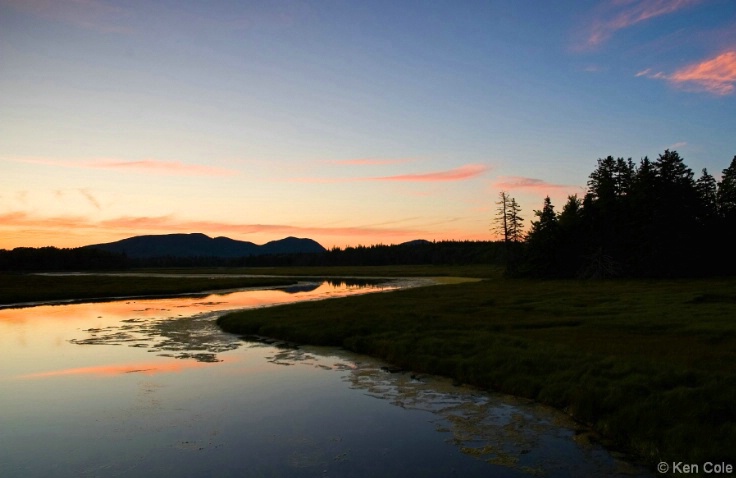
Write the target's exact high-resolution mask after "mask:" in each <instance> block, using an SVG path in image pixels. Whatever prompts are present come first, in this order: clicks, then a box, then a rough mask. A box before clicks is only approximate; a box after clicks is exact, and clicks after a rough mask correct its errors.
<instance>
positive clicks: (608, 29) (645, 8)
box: [585, 0, 702, 48]
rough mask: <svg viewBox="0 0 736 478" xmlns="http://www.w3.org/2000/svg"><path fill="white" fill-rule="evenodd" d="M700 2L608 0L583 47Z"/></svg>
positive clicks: (692, 0)
mask: <svg viewBox="0 0 736 478" xmlns="http://www.w3.org/2000/svg"><path fill="white" fill-rule="evenodd" d="M701 1H702V0H609V1H608V2H607V3H604V4H603V6H602V7H601V9H599V12H598V13H597V15H596V16H597V18H596V19H594V20H593V21H592V22H591V25H590V27H589V28H588V34H587V38H586V41H585V47H587V48H595V47H597V46H599V45H600V44H602V43H603V42H605V41H606V40H608V39H609V38H610V37H611V36H613V34H614V33H616V32H617V31H618V30H622V29H624V28H628V27H630V26H632V25H636V24H637V23H640V22H643V21H646V20H650V19H652V18H655V17H659V16H662V15H667V14H670V13H674V12H676V11H678V10H682V9H683V8H686V7H689V6H691V5H695V4H697V3H700V2H701Z"/></svg>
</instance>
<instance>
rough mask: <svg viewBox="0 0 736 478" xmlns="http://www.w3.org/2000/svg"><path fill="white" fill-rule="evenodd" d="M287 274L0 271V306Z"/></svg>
mask: <svg viewBox="0 0 736 478" xmlns="http://www.w3.org/2000/svg"><path fill="white" fill-rule="evenodd" d="M296 282H297V280H296V279H293V278H288V277H221V276H218V277H210V276H208V275H206V274H202V275H200V276H190V277H173V276H169V277H166V276H115V275H106V274H89V275H87V274H84V275H40V274H9V273H3V274H0V307H2V306H7V305H9V304H18V303H29V302H46V301H67V300H86V299H104V298H111V297H133V296H163V295H176V294H187V293H198V292H204V291H212V290H225V289H238V288H245V287H276V286H287V285H291V284H295V283H296Z"/></svg>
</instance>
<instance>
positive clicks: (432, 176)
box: [369, 164, 488, 182]
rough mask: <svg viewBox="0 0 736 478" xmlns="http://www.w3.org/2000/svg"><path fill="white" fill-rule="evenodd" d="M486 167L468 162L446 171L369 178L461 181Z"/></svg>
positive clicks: (380, 179) (479, 172) (483, 170)
mask: <svg viewBox="0 0 736 478" xmlns="http://www.w3.org/2000/svg"><path fill="white" fill-rule="evenodd" d="M487 169H488V168H487V167H486V166H484V165H482V164H468V165H465V166H461V167H459V168H455V169H449V170H447V171H436V172H432V173H418V174H400V175H397V176H383V177H379V178H369V180H372V181H429V182H434V181H463V180H465V179H471V178H474V177H476V176H479V175H481V174H483V173H484V172H485V171H486V170H487Z"/></svg>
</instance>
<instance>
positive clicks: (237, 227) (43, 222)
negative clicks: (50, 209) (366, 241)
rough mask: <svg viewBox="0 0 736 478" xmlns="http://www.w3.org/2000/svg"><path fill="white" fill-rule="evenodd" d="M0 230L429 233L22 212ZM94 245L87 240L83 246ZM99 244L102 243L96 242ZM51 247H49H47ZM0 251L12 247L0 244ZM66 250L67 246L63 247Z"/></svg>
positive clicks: (8, 217) (2, 219) (6, 218)
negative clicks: (85, 216)
mask: <svg viewBox="0 0 736 478" xmlns="http://www.w3.org/2000/svg"><path fill="white" fill-rule="evenodd" d="M0 229H6V230H13V229H23V230H26V231H30V230H35V231H52V232H53V231H58V234H60V235H61V234H65V233H66V232H61V231H80V230H94V231H95V233H96V235H97V236H99V235H100V233H101V232H102V231H106V233H105V234H104V235H106V236H108V237H110V236H115V237H114V238H112V239H109V240H115V239H117V238H120V236H123V237H129V236H132V235H136V234H164V233H175V232H195V231H196V232H204V233H206V234H210V235H213V236H216V235H222V234H239V235H243V234H257V233H268V234H270V235H277V234H278V235H292V236H302V237H305V236H306V237H312V236H353V237H359V236H372V237H381V236H386V235H391V236H398V237H414V236H417V235H422V234H428V233H429V231H424V230H419V229H414V228H397V227H385V225H384V224H375V225H356V226H344V227H320V226H313V227H312V226H291V225H285V224H233V223H223V222H213V221H188V220H179V219H177V218H176V217H174V216H171V215H168V216H154V217H149V216H124V217H118V218H114V219H108V220H103V221H99V222H96V221H91V220H89V219H87V218H84V217H81V216H57V217H35V216H32V215H29V214H27V213H24V212H12V213H7V214H2V215H0ZM93 242H96V240H91V239H90V238H89V237H87V242H85V244H89V243H93ZM100 242H102V241H100ZM47 245H51V244H47ZM0 247H16V246H8V245H6V244H0ZM65 247H70V246H65Z"/></svg>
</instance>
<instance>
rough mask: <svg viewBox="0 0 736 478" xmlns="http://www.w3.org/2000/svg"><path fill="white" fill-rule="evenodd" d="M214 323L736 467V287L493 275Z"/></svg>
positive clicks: (641, 448)
mask: <svg viewBox="0 0 736 478" xmlns="http://www.w3.org/2000/svg"><path fill="white" fill-rule="evenodd" d="M437 275H439V274H437ZM466 275H470V274H466ZM490 275H492V274H490ZM219 324H220V326H221V327H222V328H223V329H224V330H227V331H230V332H234V333H240V334H258V335H263V336H270V337H275V338H280V339H285V340H290V341H294V342H300V343H309V344H318V345H338V346H343V347H345V348H347V349H350V350H353V351H356V352H360V353H366V354H369V355H374V356H377V357H381V358H383V359H385V360H388V361H390V362H392V363H394V364H395V365H397V366H400V367H403V368H405V369H411V370H414V371H418V372H431V373H436V374H441V375H446V376H449V377H453V378H455V379H456V380H457V381H458V382H463V383H468V384H472V385H476V386H479V387H482V388H484V389H488V390H497V391H501V392H507V393H511V394H515V395H519V396H523V397H529V398H532V399H535V400H538V401H540V402H544V403H547V404H551V405H553V406H555V407H557V408H559V409H561V410H564V411H566V412H568V413H569V414H571V415H572V416H573V417H574V418H576V419H577V420H579V421H581V422H583V423H586V424H589V425H591V426H592V427H593V428H594V429H596V430H597V431H599V432H600V433H601V434H602V435H603V436H604V437H606V439H607V440H609V441H610V444H613V445H614V446H617V447H620V448H622V449H625V450H627V451H629V452H633V453H635V454H637V455H639V456H640V457H641V458H642V459H643V460H644V461H646V462H648V463H650V464H656V463H657V462H659V461H661V460H664V461H668V462H672V461H685V462H688V463H703V462H705V461H707V460H710V461H713V462H715V461H716V460H725V461H726V462H729V463H733V464H736V463H734V462H735V461H736V279H710V280H683V281H599V282H578V281H532V280H514V279H500V278H496V279H491V280H485V281H481V282H475V283H461V284H455V285H441V286H433V287H423V288H418V289H410V290H402V291H397V292H391V293H386V294H370V295H365V296H356V297H348V298H343V299H339V300H327V301H320V302H307V303H300V304H293V305H288V306H279V307H273V308H268V309H258V310H253V311H243V312H236V313H231V314H228V315H226V316H224V317H222V318H221V319H220V320H219Z"/></svg>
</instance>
